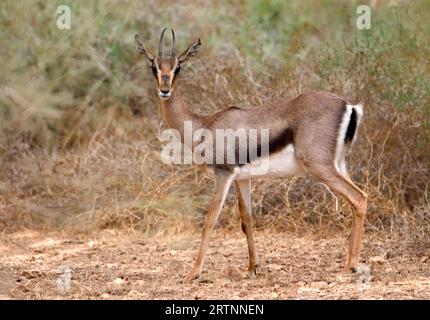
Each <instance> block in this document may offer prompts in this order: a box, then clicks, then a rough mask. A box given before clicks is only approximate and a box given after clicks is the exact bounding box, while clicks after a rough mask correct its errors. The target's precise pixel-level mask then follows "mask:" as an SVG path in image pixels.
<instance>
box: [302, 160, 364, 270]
mask: <svg viewBox="0 0 430 320" xmlns="http://www.w3.org/2000/svg"><path fill="white" fill-rule="evenodd" d="M305 166H306V169H307V171H309V173H311V174H312V175H314V176H315V177H316V178H318V179H320V180H321V181H322V182H323V183H325V184H326V185H327V186H328V187H329V188H330V189H331V190H333V191H335V192H338V193H340V194H341V195H342V196H343V197H345V198H346V199H347V200H348V202H349V203H350V204H351V205H352V207H353V209H354V210H353V218H352V231H351V237H350V240H349V241H350V242H349V250H348V260H347V263H346V268H347V269H350V270H352V271H356V268H357V265H358V262H359V254H360V248H361V243H362V238H363V232H364V218H365V216H366V210H367V194H366V193H365V192H364V191H362V190H360V188H358V187H357V186H356V185H355V184H354V183H353V182H352V181H351V179H350V178H349V175H348V174H347V173H346V175H345V174H344V172H339V171H338V169H337V168H336V167H335V166H334V165H310V163H308V164H307V165H305Z"/></svg>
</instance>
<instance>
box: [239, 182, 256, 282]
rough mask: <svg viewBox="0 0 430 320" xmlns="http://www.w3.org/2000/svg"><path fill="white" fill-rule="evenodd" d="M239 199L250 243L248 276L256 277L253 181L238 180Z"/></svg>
mask: <svg viewBox="0 0 430 320" xmlns="http://www.w3.org/2000/svg"><path fill="white" fill-rule="evenodd" d="M236 189H237V190H236V191H237V198H238V201H239V213H240V220H241V223H242V231H243V232H244V233H245V235H246V240H247V242H248V254H249V264H248V274H249V275H250V276H255V274H256V273H257V270H256V269H257V266H258V264H259V261H258V257H257V252H256V249H255V243H254V237H253V234H252V210H251V180H250V179H247V180H236Z"/></svg>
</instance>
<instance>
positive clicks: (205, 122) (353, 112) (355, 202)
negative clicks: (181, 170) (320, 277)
mask: <svg viewBox="0 0 430 320" xmlns="http://www.w3.org/2000/svg"><path fill="white" fill-rule="evenodd" d="M165 31H166V28H165V29H164V30H163V32H162V33H161V36H160V41H159V50H158V55H157V56H155V55H154V54H153V53H152V52H151V51H150V50H148V48H147V47H146V46H145V45H144V44H143V42H142V41H141V39H140V38H139V36H138V35H136V36H135V41H136V46H137V51H138V52H139V53H141V54H143V55H144V56H145V57H146V60H147V61H148V63H149V65H150V67H151V69H152V72H153V74H154V77H155V79H156V80H157V92H158V96H159V98H160V100H161V109H162V114H163V117H164V120H165V122H166V124H167V125H168V126H169V127H170V128H174V129H176V130H178V131H179V132H180V134H181V140H182V142H184V123H185V121H190V122H191V123H192V127H193V130H198V129H202V128H205V129H207V130H210V131H211V132H215V130H217V129H239V128H244V129H250V128H257V129H263V128H267V129H269V130H270V135H269V154H268V160H269V168H268V171H267V174H266V175H265V176H272V177H273V176H279V177H288V176H294V175H303V174H306V173H307V174H310V175H312V176H314V177H316V178H317V179H319V180H320V181H321V182H323V183H324V184H325V185H327V186H328V187H329V188H330V189H331V190H333V191H335V192H338V193H339V194H341V195H342V196H344V197H345V198H346V199H347V200H348V202H349V203H350V204H351V205H352V208H353V212H354V213H353V219H352V232H351V237H350V243H349V250H348V259H347V263H346V268H347V269H349V270H352V271H355V270H356V268H357V265H358V262H359V251H360V247H361V242H362V236H363V229H364V218H365V214H366V208H367V194H366V193H365V192H363V191H362V190H360V189H359V188H358V187H357V186H356V185H355V184H354V183H353V182H352V181H351V179H350V176H349V175H348V172H347V169H346V163H345V154H346V151H347V149H348V148H349V146H350V145H351V144H352V143H353V142H354V140H355V139H356V136H357V128H358V126H359V124H360V122H361V120H362V116H363V108H362V104H361V103H360V102H359V101H358V100H355V99H351V98H345V97H341V96H338V95H336V94H333V93H329V92H322V91H321V92H308V93H305V94H300V95H299V96H297V97H295V98H291V99H286V100H284V101H282V102H281V103H278V104H276V105H275V104H274V105H264V106H261V107H254V108H238V107H229V108H226V109H224V110H222V111H219V112H217V113H215V114H213V115H209V116H203V115H199V114H196V113H194V112H191V111H190V110H189V109H188V107H187V106H186V105H185V103H184V102H183V101H182V99H181V93H180V87H179V86H178V85H177V78H178V77H179V71H180V70H181V67H182V66H183V65H184V63H185V62H186V61H187V60H188V59H190V58H191V57H193V56H195V55H196V54H197V51H198V49H199V47H200V45H201V41H200V39H197V40H196V41H194V42H193V43H192V44H191V45H190V46H189V47H188V49H186V50H185V51H184V52H183V53H181V54H180V55H179V56H177V55H176V42H175V32H174V31H173V29H172V30H171V32H172V38H173V44H172V50H171V52H170V54H169V55H166V56H165V55H163V50H162V49H163V48H162V43H163V37H164V33H165ZM190 147H191V148H192V147H193V146H190ZM216 151H219V150H216ZM251 162H252V161H249V163H245V164H238V163H233V164H227V165H226V164H222V165H218V164H212V165H210V166H211V167H212V169H213V171H214V174H215V194H214V196H213V199H212V200H211V202H210V205H209V209H208V213H207V216H206V218H205V222H204V227H203V236H202V242H201V246H200V250H199V252H198V255H197V258H196V261H195V264H194V267H193V268H192V270H191V272H190V273H189V274H188V275H187V277H186V278H187V279H188V280H193V279H196V278H198V277H199V275H200V273H201V270H202V266H203V260H204V257H205V253H206V250H207V247H208V244H209V239H210V237H211V233H212V230H213V228H214V225H215V223H216V221H217V219H218V216H219V214H220V211H221V208H222V206H223V204H224V201H225V199H226V196H227V193H228V191H229V189H230V186H231V184H232V183H233V182H234V183H235V185H236V190H237V197H238V203H239V213H240V219H241V225H242V230H243V232H244V233H245V235H246V238H247V242H248V253H249V264H248V273H249V274H250V275H251V276H253V275H255V274H256V269H257V266H258V264H259V260H258V257H257V253H256V249H255V244H254V239H253V233H252V219H251V178H252V177H253V174H252V170H250V168H251V167H252V166H253V164H252V163H251ZM258 177H261V176H258Z"/></svg>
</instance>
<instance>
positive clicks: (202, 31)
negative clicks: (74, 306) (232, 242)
mask: <svg viewBox="0 0 430 320" xmlns="http://www.w3.org/2000/svg"><path fill="white" fill-rule="evenodd" d="M38 3H39V2H38ZM26 6H28V4H27V3H19V4H17V3H16V2H15V1H6V3H5V5H4V6H2V8H1V11H0V13H1V14H0V24H1V25H2V26H4V28H3V27H2V28H1V29H0V39H2V42H4V43H7V46H6V47H3V48H2V49H1V50H2V54H1V60H0V62H1V63H0V74H1V76H0V114H1V119H2V121H1V123H0V130H1V132H2V135H1V139H0V156H1V167H0V210H1V215H0V229H3V230H16V229H19V228H22V227H27V228H52V227H61V228H62V227H64V226H69V227H71V228H75V229H79V230H88V229H93V228H105V227H113V226H115V227H125V228H132V229H138V230H142V231H143V232H147V233H148V234H154V233H166V234H178V233H182V232H184V231H193V230H196V226H198V225H199V224H200V223H201V222H202V219H203V217H204V213H205V208H206V205H207V203H208V201H209V197H210V194H211V190H212V185H211V183H212V182H211V177H209V176H207V175H206V174H205V173H204V172H201V171H200V170H199V169H195V168H193V167H190V166H167V165H164V164H162V163H161V161H160V150H161V142H160V141H159V136H160V132H161V130H162V129H163V128H164V127H163V124H162V123H161V121H160V113H159V110H158V101H157V98H156V96H155V93H154V83H153V80H152V78H151V75H150V71H149V70H147V67H146V66H145V64H144V62H143V61H141V59H140V57H139V56H138V55H137V54H136V53H135V52H134V46H133V41H132V39H133V35H134V33H135V32H136V31H139V32H140V33H141V34H142V37H143V38H145V39H148V40H147V41H148V42H150V43H151V45H153V46H155V44H156V41H157V40H156V38H157V36H158V32H159V29H160V26H161V25H164V24H166V25H173V26H175V28H176V29H177V30H178V39H179V43H180V44H179V45H180V47H181V48H183V47H185V45H186V41H189V40H190V39H192V38H194V37H196V36H197V35H199V36H201V37H202V39H203V43H204V46H203V47H204V49H203V51H202V52H201V54H200V55H199V57H198V58H197V59H196V60H195V61H194V62H193V63H192V64H190V65H189V66H188V67H186V68H184V70H183V73H182V77H183V80H182V81H183V82H184V96H185V97H184V99H185V100H186V101H187V102H188V103H189V105H190V106H191V107H192V109H193V110H196V111H200V112H206V113H208V112H213V111H215V110H219V109H221V108H223V107H225V106H228V105H231V104H236V105H243V106H244V105H246V106H250V105H259V104H264V103H267V102H269V101H271V100H272V99H279V98H280V97H282V96H288V95H295V94H296V93H298V92H303V91H306V90H310V89H324V90H331V91H335V92H338V93H341V94H345V95H356V96H359V97H361V98H362V99H363V100H364V103H365V108H366V115H365V122H364V126H363V128H362V129H361V131H360V139H359V141H358V143H357V144H356V145H355V147H354V153H353V154H352V155H351V157H350V161H349V163H350V168H351V174H352V177H353V179H354V180H355V181H357V183H358V185H360V186H361V187H362V188H363V189H365V190H366V192H368V193H369V208H368V218H367V221H366V227H367V230H368V232H373V233H381V234H383V235H386V236H401V237H406V238H409V237H413V238H426V237H427V238H428V236H429V234H430V213H429V211H430V194H429V183H428V182H429V177H430V175H429V167H430V142H429V141H430V139H429V137H430V121H429V117H430V109H429V108H430V101H429V96H430V79H429V64H428V57H429V56H430V44H429V43H428V32H429V28H430V23H429V21H430V19H429V15H430V8H429V6H428V4H427V3H426V2H425V1H414V2H413V3H406V4H401V5H400V7H390V6H382V7H380V8H379V9H378V10H379V11H376V12H375V13H374V17H375V18H374V25H373V27H372V29H371V30H369V31H362V32H359V31H357V30H355V29H354V27H353V26H354V24H353V23H351V21H353V20H351V19H352V18H353V17H354V8H355V6H354V3H350V4H349V5H346V4H343V5H339V4H338V3H337V2H330V1H329V2H327V3H326V6H323V5H322V3H321V2H320V1H313V2H309V3H307V4H301V2H290V3H288V4H285V3H284V2H283V1H270V2H264V1H244V2H243V3H240V4H235V5H231V4H228V5H227V4H220V3H212V2H207V1H199V2H197V3H195V2H194V1H193V2H188V1H185V3H183V4H181V5H177V4H173V3H172V4H171V3H169V2H168V1H163V2H162V4H161V5H159V4H158V3H156V2H154V1H147V2H146V3H144V4H143V3H141V2H130V3H128V4H124V3H123V2H120V1H109V2H108V4H105V2H97V3H95V4H94V5H93V6H90V5H87V4H79V5H77V4H75V5H73V6H72V11H73V10H75V11H74V12H76V18H75V20H73V21H74V22H73V23H74V24H73V26H74V27H73V29H72V31H70V32H68V33H64V32H63V33H62V32H61V31H59V30H56V29H55V28H54V27H52V30H51V29H49V27H47V25H49V24H48V23H47V21H50V20H49V19H50V17H51V16H52V12H55V6H56V3H55V1H52V2H50V3H49V4H46V5H41V4H38V5H36V6H35V9H34V10H32V11H31V12H30V11H29V10H25V7H26ZM191 7H192V8H193V10H190V8H191ZM316 9H318V10H316ZM406 9H408V10H406ZM293 13H294V14H293ZM299 13H300V14H299ZM418 13H420V15H418ZM30 14H31V15H32V16H30ZM235 15H236V16H237V17H240V19H242V20H243V24H244V26H245V27H239V26H238V25H237V23H236V21H235V20H234V19H233V18H234V16H235ZM10 16H17V17H18V16H19V17H21V18H22V19H21V21H25V22H24V23H22V24H18V23H17V22H15V20H14V21H12V20H11V19H9V18H8V17H10ZM94 16H95V18H94ZM17 21H18V19H17ZM235 206H236V200H235V198H234V194H233V193H231V194H230V196H229V198H228V201H227V205H226V207H225V209H224V212H223V214H222V218H221V222H220V224H221V225H222V226H223V227H225V228H237V225H238V223H239V222H238V215H237V214H236V213H235V210H236V209H235ZM253 206H254V215H255V220H256V228H257V229H267V228H274V229H277V230H289V231H292V232H296V233H298V234H303V233H306V232H313V233H320V234H327V233H332V232H338V231H343V230H348V229H349V223H350V212H349V208H348V206H347V204H346V203H345V202H344V201H343V200H342V199H340V198H339V199H337V198H336V197H334V196H333V195H332V194H331V193H330V192H328V191H327V190H326V188H325V187H324V186H323V185H321V184H317V183H315V180H313V179H312V178H306V179H288V180H273V181H255V182H254V183H253Z"/></svg>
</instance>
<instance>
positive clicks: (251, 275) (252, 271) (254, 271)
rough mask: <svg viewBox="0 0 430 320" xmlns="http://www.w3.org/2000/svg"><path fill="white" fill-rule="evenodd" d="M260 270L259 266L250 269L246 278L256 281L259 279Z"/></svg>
mask: <svg viewBox="0 0 430 320" xmlns="http://www.w3.org/2000/svg"><path fill="white" fill-rule="evenodd" d="M259 269H260V265H259V264H257V265H255V266H254V267H253V268H248V272H247V273H246V277H247V278H248V279H255V278H257V271H258V270H259Z"/></svg>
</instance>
